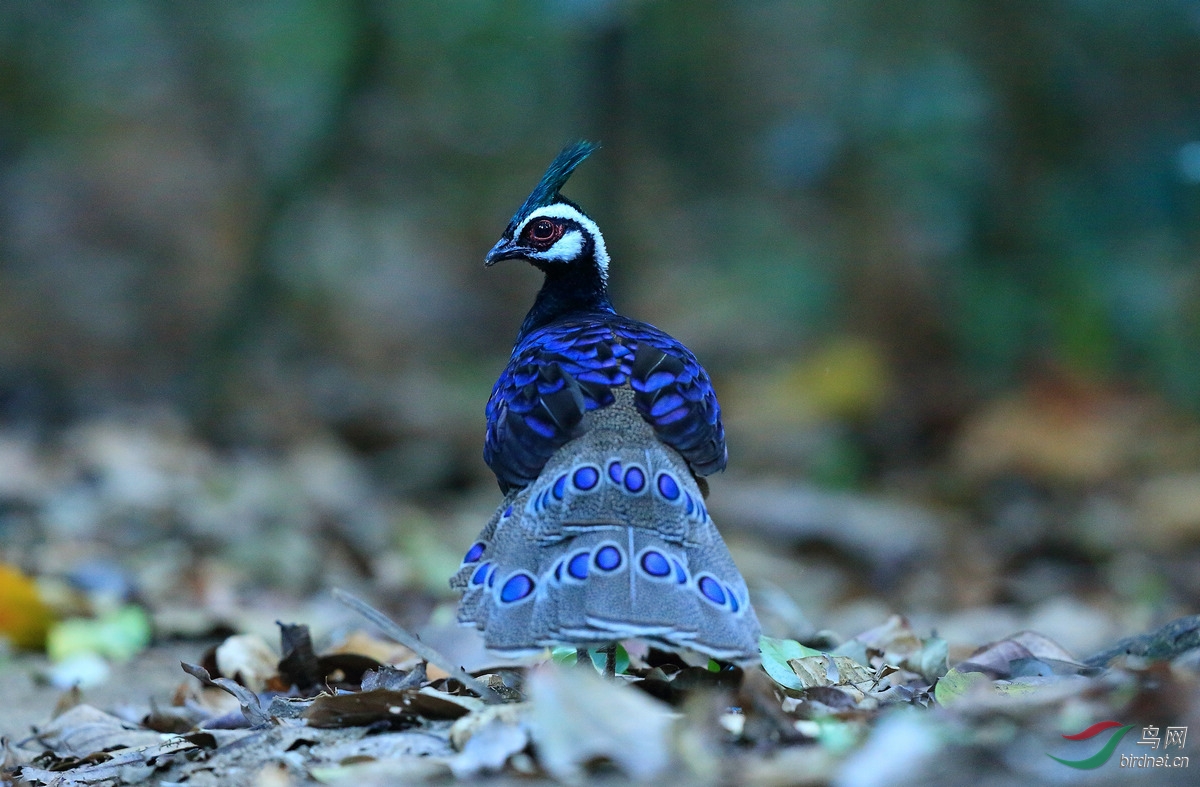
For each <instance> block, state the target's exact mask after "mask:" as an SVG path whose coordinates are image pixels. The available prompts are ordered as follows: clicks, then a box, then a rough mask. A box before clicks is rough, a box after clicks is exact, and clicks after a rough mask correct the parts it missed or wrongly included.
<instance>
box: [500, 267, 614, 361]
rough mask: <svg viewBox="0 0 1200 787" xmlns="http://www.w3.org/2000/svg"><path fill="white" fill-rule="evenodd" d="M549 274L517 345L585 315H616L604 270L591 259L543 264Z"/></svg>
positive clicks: (530, 311) (519, 334) (526, 317)
mask: <svg viewBox="0 0 1200 787" xmlns="http://www.w3.org/2000/svg"><path fill="white" fill-rule="evenodd" d="M538 267H539V268H541V269H542V271H543V272H545V274H546V281H545V282H544V283H543V284H542V289H541V290H540V291H539V292H538V294H537V299H536V300H534V302H533V308H531V309H530V310H529V313H528V314H526V315H525V322H523V323H521V331H520V333H518V334H517V342H518V343H519V342H520V341H521V340H522V339H524V338H525V337H526V336H528V335H529V334H530V333H532V332H533V331H536V330H537V329H538V328H541V327H542V326H544V325H549V324H550V323H552V322H554V321H555V320H558V319H561V318H562V317H567V316H569V315H571V314H577V313H581V312H607V313H609V314H611V313H612V312H613V306H612V301H610V300H609V299H608V292H607V291H606V289H605V286H604V280H603V279H602V278H601V277H600V268H599V267H598V266H597V265H596V263H595V261H594V260H593V259H592V258H591V257H590V256H589V257H586V258H583V259H577V260H572V261H571V262H566V263H563V262H548V263H545V264H544V265H539V266H538Z"/></svg>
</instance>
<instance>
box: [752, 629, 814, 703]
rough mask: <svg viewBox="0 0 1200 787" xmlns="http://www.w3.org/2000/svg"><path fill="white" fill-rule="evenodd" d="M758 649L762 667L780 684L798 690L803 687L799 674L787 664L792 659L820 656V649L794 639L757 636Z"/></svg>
mask: <svg viewBox="0 0 1200 787" xmlns="http://www.w3.org/2000/svg"><path fill="white" fill-rule="evenodd" d="M758 650H759V652H760V653H761V654H762V665H763V669H765V670H766V671H767V674H768V675H770V676H771V679H772V680H774V681H775V682H776V683H778V684H779V685H780V686H783V687H784V688H788V689H795V690H796V691H800V690H802V689H804V688H805V686H804V684H803V683H802V682H801V680H800V678H799V676H797V675H796V672H795V671H794V670H793V669H792V667H791V665H790V664H788V662H789V661H791V660H792V659H803V658H808V657H809V656H820V655H822V653H821V651H819V650H816V649H815V648H810V647H807V646H805V645H801V644H800V643H799V642H797V641H796V640H794V639H775V638H773V637H759V638H758Z"/></svg>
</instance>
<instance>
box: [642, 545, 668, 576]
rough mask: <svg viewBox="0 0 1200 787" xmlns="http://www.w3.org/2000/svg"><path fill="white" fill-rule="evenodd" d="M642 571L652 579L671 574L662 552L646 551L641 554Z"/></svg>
mask: <svg viewBox="0 0 1200 787" xmlns="http://www.w3.org/2000/svg"><path fill="white" fill-rule="evenodd" d="M641 563H642V571H645V572H646V573H647V574H649V575H650V576H652V577H665V576H667V575H668V574H670V573H671V564H670V562H669V561H668V560H667V558H666V557H665V556H664V555H663V553H662V552H658V551H655V550H653V549H647V550H646V551H645V552H643V553H642V560H641Z"/></svg>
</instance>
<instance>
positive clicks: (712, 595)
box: [696, 575, 725, 606]
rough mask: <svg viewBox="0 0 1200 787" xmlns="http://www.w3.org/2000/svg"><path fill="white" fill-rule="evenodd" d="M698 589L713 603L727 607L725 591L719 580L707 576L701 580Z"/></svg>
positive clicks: (697, 584)
mask: <svg viewBox="0 0 1200 787" xmlns="http://www.w3.org/2000/svg"><path fill="white" fill-rule="evenodd" d="M696 587H698V588H699V589H700V592H701V593H702V594H703V595H704V597H705V598H706V599H708V600H709V601H711V602H712V603H714V604H718V605H720V606H725V590H724V589H723V588H722V587H721V583H720V582H718V581H717V580H715V579H713V578H712V577H710V576H707V575H705V576H702V577H700V580H699V581H698V582H697V583H696Z"/></svg>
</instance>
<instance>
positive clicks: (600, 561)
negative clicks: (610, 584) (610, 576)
mask: <svg viewBox="0 0 1200 787" xmlns="http://www.w3.org/2000/svg"><path fill="white" fill-rule="evenodd" d="M595 561H596V568H598V569H600V570H601V571H616V570H617V569H618V568H620V567H621V550H619V549H617V548H616V547H614V546H612V545H611V544H606V545H605V546H602V547H600V548H599V549H597V550H596V557H595Z"/></svg>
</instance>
